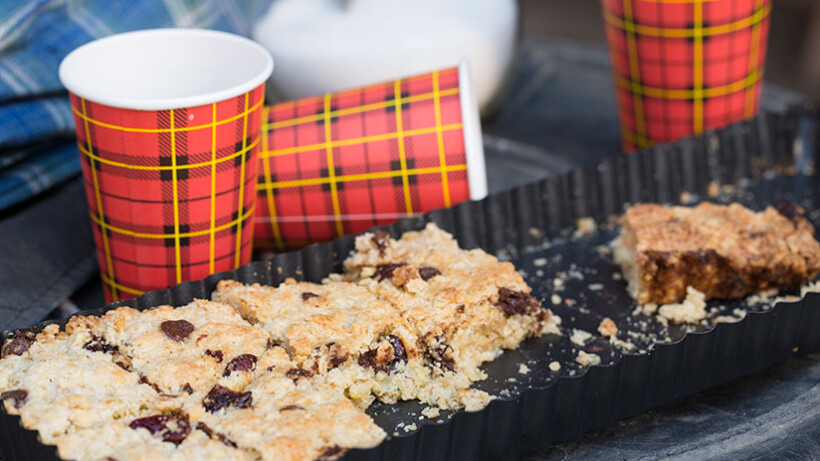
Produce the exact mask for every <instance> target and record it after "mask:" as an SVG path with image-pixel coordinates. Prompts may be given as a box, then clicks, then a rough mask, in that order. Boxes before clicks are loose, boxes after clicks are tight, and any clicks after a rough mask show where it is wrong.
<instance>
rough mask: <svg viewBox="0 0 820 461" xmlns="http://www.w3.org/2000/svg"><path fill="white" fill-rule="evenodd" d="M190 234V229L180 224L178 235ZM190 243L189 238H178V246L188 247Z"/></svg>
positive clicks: (186, 225)
mask: <svg viewBox="0 0 820 461" xmlns="http://www.w3.org/2000/svg"><path fill="white" fill-rule="evenodd" d="M188 232H191V228H190V226H189V225H188V224H180V225H179V233H180V234H187V233H188ZM190 243H191V237H180V238H179V246H188V244H190Z"/></svg>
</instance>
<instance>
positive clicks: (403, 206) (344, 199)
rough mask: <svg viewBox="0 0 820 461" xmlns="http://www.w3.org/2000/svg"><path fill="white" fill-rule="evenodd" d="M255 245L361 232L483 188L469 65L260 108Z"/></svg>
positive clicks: (295, 243)
mask: <svg viewBox="0 0 820 461" xmlns="http://www.w3.org/2000/svg"><path fill="white" fill-rule="evenodd" d="M263 119H264V120H265V122H264V124H263V126H262V132H263V137H262V141H263V143H264V144H263V147H262V152H261V153H260V161H261V165H260V167H259V175H260V176H259V184H258V185H257V190H258V192H259V198H258V201H259V202H258V203H259V204H258V206H257V212H256V221H255V223H256V231H255V234H254V235H255V242H256V244H257V246H259V247H262V248H268V249H273V250H282V249H287V248H298V247H302V246H305V245H307V244H309V243H313V242H319V241H325V240H330V239H333V238H335V237H338V236H341V235H346V234H354V233H357V232H362V231H364V230H366V229H368V228H370V227H373V226H377V225H383V224H388V223H390V222H393V221H395V220H397V219H400V218H404V217H407V216H416V215H419V214H422V213H425V212H427V211H430V210H434V209H437V208H443V207H449V206H452V205H455V204H456V203H459V202H462V201H464V200H469V199H474V200H476V199H480V198H483V197H484V196H485V195H486V194H487V179H486V171H485V167H484V151H483V145H482V142H481V127H480V124H479V118H478V107H477V105H476V103H475V101H474V100H473V95H472V93H471V90H470V84H469V77H468V72H467V68H466V65H461V66H459V67H453V68H450V69H445V70H440V71H436V72H431V73H427V74H423V75H418V76H414V77H410V78H404V79H398V80H395V81H390V82H385V83H381V84H377V85H372V86H368V87H364V88H356V89H352V90H347V91H341V92H338V93H332V94H325V95H321V96H315V97H308V98H304V99H300V100H297V101H289V102H284V103H281V104H276V105H274V106H271V107H267V108H266V109H265V114H264V116H263Z"/></svg>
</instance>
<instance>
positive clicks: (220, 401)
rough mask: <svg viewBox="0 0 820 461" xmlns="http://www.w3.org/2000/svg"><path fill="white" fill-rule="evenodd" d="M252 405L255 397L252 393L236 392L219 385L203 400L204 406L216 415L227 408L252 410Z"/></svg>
mask: <svg viewBox="0 0 820 461" xmlns="http://www.w3.org/2000/svg"><path fill="white" fill-rule="evenodd" d="M252 403H253V396H252V395H251V393H250V392H236V391H233V390H231V389H228V388H227V387H225V386H221V385H219V384H217V385H215V386H214V387H213V389H211V391H210V392H208V395H206V396H205V398H204V399H202V406H204V407H205V410H207V411H208V412H209V413H216V412H217V411H219V410H221V409H223V408H227V407H236V408H250V407H251V404H252Z"/></svg>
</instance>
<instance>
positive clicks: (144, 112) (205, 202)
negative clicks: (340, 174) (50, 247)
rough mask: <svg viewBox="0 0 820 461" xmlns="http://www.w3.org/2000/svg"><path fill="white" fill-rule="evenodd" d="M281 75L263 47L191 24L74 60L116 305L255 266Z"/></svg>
mask: <svg viewBox="0 0 820 461" xmlns="http://www.w3.org/2000/svg"><path fill="white" fill-rule="evenodd" d="M272 70H273V60H272V59H271V57H270V55H269V54H268V52H267V51H265V50H264V49H263V48H262V47H261V46H259V45H257V44H256V43H254V42H252V41H250V40H247V39H244V38H242V37H238V36H235V35H231V34H227V33H223V32H215V31H205V30H190V29H158V30H147V31H140V32H133V33H127V34H122V35H116V36H112V37H108V38H104V39H101V40H97V41H95V42H92V43H89V44H87V45H84V46H82V47H80V48H78V49H76V50H75V51H73V52H72V53H71V54H69V55H68V56H67V57H66V58H65V59H64V60H63V62H62V64H61V65H60V80H61V81H62V82H63V84H64V85H65V86H66V87H67V88H68V90H69V93H70V97H71V105H72V109H73V111H74V121H75V124H76V128H77V144H78V147H79V149H80V155H81V157H82V159H83V177H84V179H85V184H86V192H87V195H88V203H89V208H90V213H91V222H92V226H93V228H94V238H95V241H96V244H97V252H98V256H99V262H100V269H101V275H102V279H103V286H104V287H105V294H106V298H107V299H108V300H109V301H114V300H118V299H124V298H130V297H134V296H137V295H139V294H141V293H143V292H145V291H150V290H157V289H164V288H166V287H168V286H171V285H174V284H176V283H179V282H182V281H185V280H194V279H199V278H202V277H205V276H207V275H208V274H210V273H213V272H219V271H224V270H228V269H233V268H236V267H238V266H239V265H241V264H244V263H246V262H248V261H249V260H250V256H251V243H252V230H253V226H252V225H251V224H252V222H251V219H249V218H251V217H252V216H253V214H254V212H255V205H256V200H255V199H256V191H255V187H254V186H255V184H256V177H257V165H258V158H257V153H258V151H259V147H260V145H261V144H262V143H261V138H260V126H261V116H262V107H263V104H264V82H265V80H267V78H268V77H269V76H270V74H271V71H272Z"/></svg>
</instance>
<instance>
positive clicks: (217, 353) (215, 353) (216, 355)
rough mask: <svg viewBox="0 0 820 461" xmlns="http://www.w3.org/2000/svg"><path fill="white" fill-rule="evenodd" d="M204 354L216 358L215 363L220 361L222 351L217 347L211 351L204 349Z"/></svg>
mask: <svg viewBox="0 0 820 461" xmlns="http://www.w3.org/2000/svg"><path fill="white" fill-rule="evenodd" d="M205 355H207V356H210V357H213V358H215V359H216V363H222V351H220V350H219V349H217V350H215V351H212V350H210V349H206V350H205Z"/></svg>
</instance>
